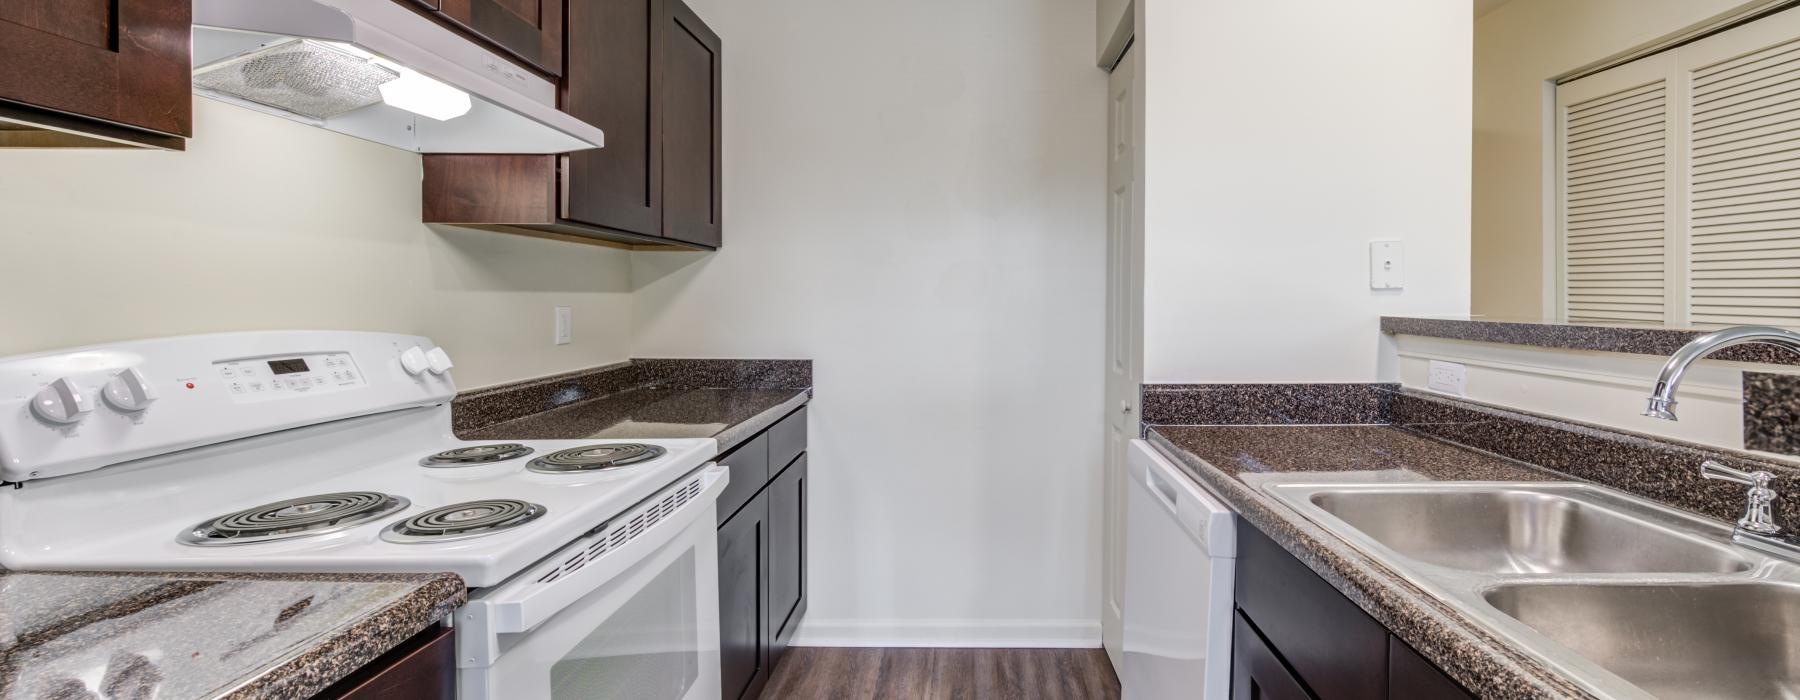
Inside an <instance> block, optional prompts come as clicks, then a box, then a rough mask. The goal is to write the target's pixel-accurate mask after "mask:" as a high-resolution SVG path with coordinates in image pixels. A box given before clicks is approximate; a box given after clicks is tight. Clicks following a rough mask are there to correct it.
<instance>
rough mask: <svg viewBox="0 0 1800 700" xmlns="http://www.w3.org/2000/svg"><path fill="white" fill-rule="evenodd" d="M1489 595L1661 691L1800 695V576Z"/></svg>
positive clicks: (1604, 664)
mask: <svg viewBox="0 0 1800 700" xmlns="http://www.w3.org/2000/svg"><path fill="white" fill-rule="evenodd" d="M1483 597H1484V598H1486V600H1487V602H1488V603H1489V604H1490V605H1493V606H1494V607H1495V608H1497V609H1498V610H1500V612H1503V613H1505V614H1507V615H1508V616H1510V617H1512V618H1513V619H1516V620H1518V621H1519V622H1521V623H1523V624H1525V625H1526V626H1527V627H1530V628H1532V629H1533V630H1535V631H1537V632H1538V633H1539V634H1542V635H1544V636H1545V637H1549V638H1550V639H1552V640H1555V641H1556V642H1558V643H1560V644H1562V645H1563V646H1566V647H1568V648H1569V649H1570V650H1572V651H1574V652H1575V653H1576V654H1579V655H1581V656H1582V657H1584V658H1586V659H1588V660H1589V661H1591V662H1593V663H1594V664H1596V665H1598V666H1600V667H1601V668H1604V669H1606V670H1608V671H1611V672H1612V673H1613V674H1615V675H1618V676H1619V677H1621V678H1624V679H1625V680H1627V681H1630V682H1631V683H1632V684H1633V685H1636V686H1637V687H1639V688H1641V689H1642V690H1644V691H1645V692H1648V693H1650V694H1651V695H1653V696H1655V697H1658V698H1665V699H1668V698H1790V699H1791V698H1795V697H1800V645H1797V644H1795V643H1794V640H1793V639H1792V637H1791V635H1792V633H1793V630H1796V629H1800V585H1796V584H1792V583H1770V582H1754V583H1693V584H1661V585H1597V584H1591V583H1590V584H1567V583H1558V584H1511V585H1504V586H1499V587H1496V588H1493V589H1491V590H1489V591H1487V593H1486V594H1485V595H1484V596H1483Z"/></svg>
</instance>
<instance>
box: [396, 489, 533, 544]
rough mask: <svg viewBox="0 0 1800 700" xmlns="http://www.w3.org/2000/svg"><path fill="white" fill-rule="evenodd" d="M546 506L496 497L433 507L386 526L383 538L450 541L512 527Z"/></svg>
mask: <svg viewBox="0 0 1800 700" xmlns="http://www.w3.org/2000/svg"><path fill="white" fill-rule="evenodd" d="M544 512H545V509H544V507H543V506H540V505H537V504H535V503H526V502H524V501H517V500H513V499H510V498H493V499H486V500H480V501H469V502H467V503H456V504H452V505H447V506H444V507H442V508H433V509H431V510H428V511H425V512H423V513H420V514H418V515H415V516H412V517H410V518H406V519H405V520H401V521H399V522H397V523H394V524H392V525H389V526H387V529H385V530H382V531H381V539H384V540H387V541H389V542H393V543H396V544H418V543H421V542H450V541H454V540H466V539H470V538H474V537H483V536H486V535H492V534H494V533H497V532H504V531H506V530H511V529H513V528H515V527H519V526H520V525H524V524H525V523H529V522H531V521H533V520H537V519H538V518H540V517H542V516H543V515H544Z"/></svg>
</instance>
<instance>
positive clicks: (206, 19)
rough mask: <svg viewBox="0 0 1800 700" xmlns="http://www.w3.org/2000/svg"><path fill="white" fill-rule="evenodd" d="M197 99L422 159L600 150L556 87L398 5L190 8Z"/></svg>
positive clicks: (234, 2) (347, 1)
mask: <svg viewBox="0 0 1800 700" xmlns="http://www.w3.org/2000/svg"><path fill="white" fill-rule="evenodd" d="M193 50H194V93H195V94H197V95H200V96H203V97H208V98H212V99H216V100H221V101H224V102H230V103H232V104H237V105H241V106H244V107H248V108H251V109H255V110H258V111H262V112H267V113H270V114H274V115H278V116H282V117H286V118H289V119H293V120H295V121H300V122H304V123H307V124H311V125H314V126H318V127H322V128H325V129H330V130H332V131H336V132H339V133H344V134H348V135H351V136H355V137H357V138H362V139H367V140H370V141H374V142H377V143H382V144H386V145H389V146H393V147H395V148H399V149H403V150H407V151H414V152H418V153H526V154H546V153H566V152H569V151H579V150H584V149H588V148H599V147H600V146H602V145H604V140H605V135H604V134H603V133H602V132H601V131H600V129H598V128H596V127H594V126H592V125H589V124H587V123H585V122H583V121H581V120H579V119H576V118H574V117H572V116H569V115H568V114H565V113H563V112H559V111H557V110H556V85H555V84H554V83H552V82H550V81H548V80H545V79H543V78H541V77H539V76H537V75H536V74H534V73H531V72H530V71H527V70H525V69H524V68H521V67H519V66H516V65H514V64H513V63H511V62H509V61H507V60H506V59H504V58H501V57H500V56H499V54H497V53H495V52H493V51H490V50H488V49H486V48H484V47H482V46H481V45H479V44H477V43H475V42H474V41H472V40H470V39H467V38H465V37H463V36H462V35H459V34H457V33H456V32H454V31H451V30H450V29H448V28H446V27H444V26H442V25H439V24H437V23H436V22H433V21H432V20H431V19H429V18H427V17H424V16H422V15H420V14H419V13H416V12H413V11H412V10H409V9H407V8H405V7H402V6H401V5H400V4H399V3H397V2H395V1H394V0H194V49H193Z"/></svg>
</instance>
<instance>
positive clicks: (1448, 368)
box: [1425, 360, 1469, 396]
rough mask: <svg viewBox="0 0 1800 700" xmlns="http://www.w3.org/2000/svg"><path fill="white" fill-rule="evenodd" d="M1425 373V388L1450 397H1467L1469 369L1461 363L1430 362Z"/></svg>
mask: <svg viewBox="0 0 1800 700" xmlns="http://www.w3.org/2000/svg"><path fill="white" fill-rule="evenodd" d="M1425 371H1426V379H1425V386H1426V388H1428V389H1431V390H1432V391H1438V392H1443V393H1446V394H1449V395H1451V396H1468V395H1469V368H1468V367H1465V366H1463V365H1462V364H1461V363H1458V362H1442V361H1439V360H1432V361H1431V365H1430V366H1429V367H1428V368H1427V369H1426V370H1425Z"/></svg>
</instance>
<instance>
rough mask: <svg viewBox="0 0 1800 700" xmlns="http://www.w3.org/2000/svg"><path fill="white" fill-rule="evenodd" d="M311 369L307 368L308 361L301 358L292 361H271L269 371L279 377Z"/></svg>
mask: <svg viewBox="0 0 1800 700" xmlns="http://www.w3.org/2000/svg"><path fill="white" fill-rule="evenodd" d="M309 369H311V368H310V367H307V366H306V360H304V359H301V358H294V359H292V360H269V371H270V372H272V373H274V374H278V375H279V374H293V373H295V372H305V371H307V370H309Z"/></svg>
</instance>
